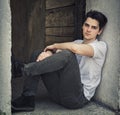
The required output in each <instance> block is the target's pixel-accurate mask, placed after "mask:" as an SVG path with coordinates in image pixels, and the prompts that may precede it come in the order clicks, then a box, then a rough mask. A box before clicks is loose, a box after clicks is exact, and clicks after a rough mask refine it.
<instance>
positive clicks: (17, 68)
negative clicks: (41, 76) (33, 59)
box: [12, 59, 24, 78]
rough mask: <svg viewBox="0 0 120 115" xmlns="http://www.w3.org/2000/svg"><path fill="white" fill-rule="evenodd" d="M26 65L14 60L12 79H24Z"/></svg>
mask: <svg viewBox="0 0 120 115" xmlns="http://www.w3.org/2000/svg"><path fill="white" fill-rule="evenodd" d="M23 68H24V64H23V63H22V62H20V61H18V60H15V59H12V77H13V78H16V77H22V69H23Z"/></svg>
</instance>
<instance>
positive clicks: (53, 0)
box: [46, 0, 74, 9]
mask: <svg viewBox="0 0 120 115" xmlns="http://www.w3.org/2000/svg"><path fill="white" fill-rule="evenodd" d="M72 4H74V0H46V9H52V8H58V7H64V6H69V5H72Z"/></svg>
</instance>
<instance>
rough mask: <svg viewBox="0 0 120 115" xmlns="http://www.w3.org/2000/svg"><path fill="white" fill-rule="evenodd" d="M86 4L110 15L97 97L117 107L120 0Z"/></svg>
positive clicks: (119, 60)
mask: <svg viewBox="0 0 120 115" xmlns="http://www.w3.org/2000/svg"><path fill="white" fill-rule="evenodd" d="M86 5H87V6H86V10H87V11H89V10H90V9H93V10H98V11H101V12H103V13H104V14H105V15H106V16H107V17H108V24H107V26H106V28H105V31H104V33H103V35H102V39H103V40H104V41H106V42H107V44H108V54H107V60H106V63H105V66H104V69H103V78H102V82H101V85H100V87H99V90H98V92H97V95H96V99H98V100H100V101H101V102H103V103H105V104H107V105H109V106H111V107H113V108H114V109H117V108H118V105H119V94H118V90H119V77H120V22H119V18H120V1H119V0H86Z"/></svg>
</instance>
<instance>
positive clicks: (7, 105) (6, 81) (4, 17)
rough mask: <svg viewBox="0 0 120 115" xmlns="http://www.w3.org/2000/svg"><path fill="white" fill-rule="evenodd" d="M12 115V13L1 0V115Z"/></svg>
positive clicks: (6, 1)
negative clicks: (4, 114) (3, 114)
mask: <svg viewBox="0 0 120 115" xmlns="http://www.w3.org/2000/svg"><path fill="white" fill-rule="evenodd" d="M2 113H6V114H7V115H11V12H10V4H9V0H0V115H1V114H2Z"/></svg>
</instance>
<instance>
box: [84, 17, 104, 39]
mask: <svg viewBox="0 0 120 115" xmlns="http://www.w3.org/2000/svg"><path fill="white" fill-rule="evenodd" d="M82 29H83V37H84V40H85V41H93V40H95V39H96V37H97V35H100V34H101V32H102V30H100V28H99V22H98V21H97V20H95V19H92V18H90V17H88V18H87V19H86V21H85V22H84V24H83V27H82Z"/></svg>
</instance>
